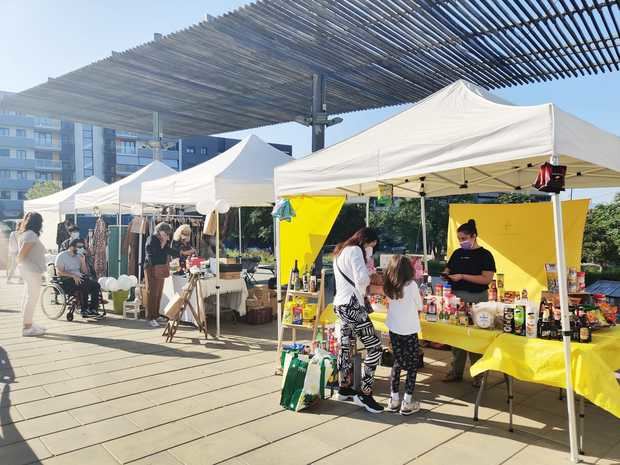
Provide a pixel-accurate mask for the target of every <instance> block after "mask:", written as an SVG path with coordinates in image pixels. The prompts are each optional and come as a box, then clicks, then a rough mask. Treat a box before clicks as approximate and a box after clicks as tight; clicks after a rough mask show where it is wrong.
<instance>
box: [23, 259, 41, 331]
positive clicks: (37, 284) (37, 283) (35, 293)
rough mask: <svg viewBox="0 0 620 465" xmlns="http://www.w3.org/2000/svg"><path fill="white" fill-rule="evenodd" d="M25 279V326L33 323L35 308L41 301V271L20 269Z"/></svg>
mask: <svg viewBox="0 0 620 465" xmlns="http://www.w3.org/2000/svg"><path fill="white" fill-rule="evenodd" d="M20 273H21V275H22V278H23V280H24V284H25V285H24V298H23V300H22V313H23V315H24V326H26V325H31V324H32V317H33V316H34V310H35V308H36V307H37V303H38V302H39V295H40V294H41V273H33V272H30V271H25V270H23V269H20Z"/></svg>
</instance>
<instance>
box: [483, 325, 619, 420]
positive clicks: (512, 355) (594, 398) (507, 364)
mask: <svg viewBox="0 0 620 465" xmlns="http://www.w3.org/2000/svg"><path fill="white" fill-rule="evenodd" d="M571 364H572V367H571V369H572V377H573V386H574V388H575V392H577V393H578V394H580V395H582V396H584V397H585V398H586V399H588V400H590V401H591V402H592V403H594V404H596V405H598V406H599V407H601V408H603V409H605V410H607V411H608V412H611V413H612V414H614V415H615V416H617V417H619V418H620V385H619V384H618V381H617V380H616V377H615V371H616V370H618V369H620V327H615V328H611V329H604V330H600V331H597V332H596V333H594V335H593V338H592V343H591V344H579V343H571ZM487 370H495V371H501V372H503V373H507V374H509V375H510V376H513V377H515V378H517V379H520V380H522V381H529V382H532V383H540V384H546V385H548V386H555V387H558V388H560V387H561V388H566V382H565V379H566V378H565V374H564V352H563V346H562V343H561V342H560V341H547V340H543V339H535V338H525V337H520V336H514V335H512V334H502V335H500V336H499V337H497V338H496V339H495V340H494V341H493V342H492V343H491V345H490V346H489V347H488V348H487V350H486V351H485V353H484V355H483V357H482V358H481V359H480V360H479V361H478V362H477V363H476V364H474V366H472V368H471V374H472V376H475V375H477V374H479V373H482V372H484V371H487Z"/></svg>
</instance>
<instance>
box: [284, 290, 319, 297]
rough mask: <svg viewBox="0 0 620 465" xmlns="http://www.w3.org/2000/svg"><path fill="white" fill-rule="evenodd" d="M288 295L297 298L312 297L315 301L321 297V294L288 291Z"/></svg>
mask: <svg viewBox="0 0 620 465" xmlns="http://www.w3.org/2000/svg"><path fill="white" fill-rule="evenodd" d="M286 293H287V295H292V296H296V297H311V298H314V299H318V298H319V295H320V293H319V292H307V291H293V290H287V291H286Z"/></svg>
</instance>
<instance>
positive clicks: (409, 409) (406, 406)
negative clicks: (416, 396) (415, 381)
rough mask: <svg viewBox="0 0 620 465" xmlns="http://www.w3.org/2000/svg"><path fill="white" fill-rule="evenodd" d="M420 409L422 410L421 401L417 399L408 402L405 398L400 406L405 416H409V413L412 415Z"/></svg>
mask: <svg viewBox="0 0 620 465" xmlns="http://www.w3.org/2000/svg"><path fill="white" fill-rule="evenodd" d="M419 411H420V402H418V401H417V400H413V399H411V402H407V401H404V400H403V403H402V405H401V406H400V414H401V415H404V416H408V415H411V414H413V413H416V412H419Z"/></svg>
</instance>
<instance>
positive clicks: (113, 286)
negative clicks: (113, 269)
mask: <svg viewBox="0 0 620 465" xmlns="http://www.w3.org/2000/svg"><path fill="white" fill-rule="evenodd" d="M106 284H107V285H108V290H109V291H111V292H116V291H118V290H119V289H120V286H119V285H118V281H117V280H116V279H115V278H110V279H108V282H107V283H106Z"/></svg>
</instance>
